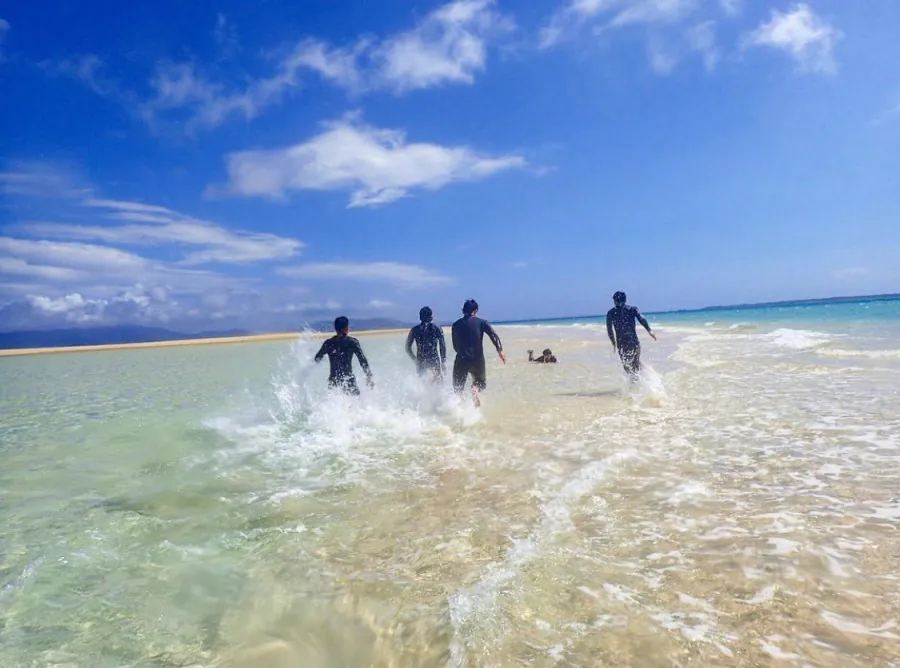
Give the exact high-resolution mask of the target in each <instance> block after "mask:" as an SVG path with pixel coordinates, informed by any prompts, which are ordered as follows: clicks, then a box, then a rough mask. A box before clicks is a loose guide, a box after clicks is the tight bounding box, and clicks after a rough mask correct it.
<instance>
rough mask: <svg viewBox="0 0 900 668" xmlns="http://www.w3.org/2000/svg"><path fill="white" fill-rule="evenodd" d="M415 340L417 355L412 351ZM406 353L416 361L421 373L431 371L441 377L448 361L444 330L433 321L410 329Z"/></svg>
mask: <svg viewBox="0 0 900 668" xmlns="http://www.w3.org/2000/svg"><path fill="white" fill-rule="evenodd" d="M413 341H415V343H416V354H415V355H413V352H412V345H413ZM406 354H407V355H409V356H410V358H411V359H412V360H414V361H415V363H416V369H417V370H418V371H419V375H422V374H423V373H425V372H426V371H431V372H432V373H435V374H437V375H438V377H440V376H441V375H442V372H443V367H444V364H445V363H446V361H447V344H446V343H445V342H444V332H443V330H441V328H440V327H438V326H437V325H435V324H434V323H431V322H423V323H419V324H418V325H416V326H415V327H413V328H412V329H411V330H409V336H407V337H406Z"/></svg>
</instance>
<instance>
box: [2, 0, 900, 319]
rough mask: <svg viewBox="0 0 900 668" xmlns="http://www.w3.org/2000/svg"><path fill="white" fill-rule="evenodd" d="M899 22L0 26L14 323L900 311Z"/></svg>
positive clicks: (772, 18)
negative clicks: (799, 303) (821, 303)
mask: <svg viewBox="0 0 900 668" xmlns="http://www.w3.org/2000/svg"><path fill="white" fill-rule="evenodd" d="M898 26H900V3H898V2H896V0H866V2H847V1H846V0H810V1H809V2H800V3H797V2H787V1H784V0H753V1H751V0H534V1H532V2H529V3H524V2H516V3H513V2H511V1H510V0H496V1H494V2H491V1H490V0H455V1H453V2H449V3H440V2H428V1H425V0H412V1H408V2H396V1H391V2H388V1H385V0H367V1H366V2H363V1H362V0H305V1H304V2H299V3H279V2H273V1H272V0H260V1H258V2H255V3H245V2H237V1H235V0H218V1H215V2H213V1H212V0H194V1H192V2H189V3H186V2H173V1H172V0H157V1H156V2H152V3H122V2H110V1H107V0H102V1H101V0H89V1H88V2H86V3H72V2H65V3H62V2H54V1H49V2H45V3H23V2H19V3H8V2H5V3H0V97H2V99H3V103H2V104H0V127H2V132H0V330H7V331H8V330H22V329H45V328H53V327H73V326H96V325H111V324H142V325H154V326H165V327H168V328H170V329H174V330H176V331H200V330H210V329H228V328H234V327H239V328H243V329H250V330H254V331H270V330H291V329H296V328H298V327H301V326H302V325H303V323H305V322H314V321H318V320H321V319H325V318H332V317H334V316H336V315H347V316H349V317H350V318H351V321H352V319H353V318H358V319H361V318H372V317H383V318H394V319H400V320H404V321H415V320H417V314H418V310H419V308H420V307H421V306H423V305H426V304H427V305H430V306H431V307H432V308H433V309H434V311H435V315H436V318H437V319H438V320H440V321H449V320H452V319H454V318H455V317H457V316H458V314H459V312H460V308H461V305H462V302H463V301H464V300H465V299H466V298H468V297H474V298H476V299H477V300H478V301H479V302H480V304H481V315H483V316H485V317H487V318H490V319H492V320H512V319H531V318H550V317H564V316H575V315H586V314H597V313H604V312H605V311H606V309H607V308H608V307H609V306H610V305H611V295H612V293H613V292H614V291H616V290H625V291H626V292H627V293H628V295H629V300H630V301H631V302H632V303H634V304H636V305H638V306H640V307H641V308H642V309H644V310H645V311H653V310H667V309H679V308H695V307H702V306H706V305H712V304H734V303H746V302H757V301H773V300H780V299H799V298H811V297H827V296H836V295H852V294H870V293H884V292H898V291H900V262H898V260H897V258H900V40H898V39H897V30H898Z"/></svg>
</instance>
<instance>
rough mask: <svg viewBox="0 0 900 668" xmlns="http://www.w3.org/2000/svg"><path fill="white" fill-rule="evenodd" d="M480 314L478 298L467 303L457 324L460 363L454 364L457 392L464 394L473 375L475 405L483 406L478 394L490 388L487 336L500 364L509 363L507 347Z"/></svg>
mask: <svg viewBox="0 0 900 668" xmlns="http://www.w3.org/2000/svg"><path fill="white" fill-rule="evenodd" d="M477 313H478V302H476V301H475V300H474V299H468V300H466V303H465V304H463V317H462V318H460V319H459V320H457V321H456V322H454V323H453V329H452V333H453V350H455V351H456V360H455V361H454V362H453V389H454V390H455V391H456V393H457V394H461V393H462V391H463V390H464V389H465V387H466V379H467V378H468V377H469V374H472V394H473V395H474V397H475V405H476V406H480V405H481V401H480V400H479V399H478V393H479V392H480V391H481V390H483V389H485V387H487V372H486V369H485V361H484V345H483V338H484V335H485V334H487V335H488V338H489V339H490V340H491V343H493V344H494V348H496V349H497V354H498V355H500V361H501V362H503V363H504V364H506V356H505V355H504V354H503V344H501V343H500V337H499V336H497V333H496V332H495V331H494V328H493V327H491V323H489V322H488V321H487V320H482V319H481V318H479V317H478V316H477V315H476V314H477Z"/></svg>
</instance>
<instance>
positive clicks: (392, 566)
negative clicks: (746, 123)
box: [0, 300, 900, 668]
mask: <svg viewBox="0 0 900 668" xmlns="http://www.w3.org/2000/svg"><path fill="white" fill-rule="evenodd" d="M485 314H486V315H488V316H489V313H487V312H485ZM651 323H652V324H653V325H654V329H655V330H656V331H657V332H658V334H659V341H658V342H656V343H654V342H653V341H651V340H649V338H647V337H646V336H644V337H643V357H644V362H645V365H646V368H645V371H644V374H643V377H642V379H641V381H640V382H638V383H636V384H634V385H631V384H629V383H628V381H627V379H626V378H625V377H624V374H623V372H622V370H621V367H620V365H619V364H618V361H617V359H616V358H615V356H614V354H613V352H612V349H611V346H610V345H609V342H608V340H607V339H606V332H605V325H604V323H602V322H600V321H597V320H591V319H578V320H573V321H553V322H548V323H543V324H541V323H529V324H526V325H512V326H501V327H498V333H499V334H500V336H501V337H502V338H503V341H504V345H505V348H506V350H507V353H508V355H509V358H510V360H509V364H508V365H506V366H505V367H504V366H502V365H501V364H500V362H499V360H497V358H496V356H494V355H492V354H491V355H489V363H488V389H487V391H486V392H485V393H484V397H483V398H484V405H483V407H482V409H481V410H478V409H475V408H474V407H473V406H471V405H469V404H468V403H463V402H460V401H458V400H456V399H455V398H454V397H452V396H450V394H449V393H448V392H447V390H446V389H444V390H437V389H435V388H432V387H430V386H425V385H423V384H421V383H420V381H419V379H418V378H417V377H416V376H415V374H414V372H413V368H412V364H411V363H410V361H409V360H408V359H407V358H406V357H405V355H404V352H403V344H404V339H405V337H404V336H403V335H373V336H363V337H360V338H361V341H362V344H363V347H364V349H365V351H366V353H367V355H368V357H369V360H370V362H371V364H372V367H373V370H374V373H375V378H376V382H377V386H376V389H375V390H374V391H366V390H365V388H364V390H363V396H362V397H361V398H360V399H358V400H357V399H349V398H343V397H340V398H335V397H329V396H328V395H327V393H326V391H325V379H326V376H327V369H326V368H325V365H324V364H323V365H321V366H316V365H314V364H313V363H312V357H313V354H314V353H315V351H316V349H317V347H318V344H317V342H316V341H315V340H310V339H302V338H301V339H298V340H296V341H286V342H278V341H276V342H262V343H241V344H234V345H225V344H223V345H216V346H186V347H178V348H158V349H142V350H119V351H104V352H93V353H78V354H54V355H35V356H27V357H18V358H6V359H0V374H2V383H0V418H2V419H0V456H2V467H0V527H2V531H0V666H3V667H10V668H19V667H32V666H33V667H45V666H54V667H57V668H63V667H65V668H74V667H76V666H77V667H85V668H87V667H90V668H107V667H108V668H121V667H125V666H128V667H140V668H151V667H153V668H172V667H176V666H177V667H182V668H185V667H194V668H198V667H201V666H203V667H215V668H288V667H290V668H294V667H297V668H301V667H302V668H325V667H338V666H341V667H351V668H353V667H356V666H360V667H363V666H372V667H384V668H387V667H398V668H399V667H406V666H409V667H414V666H415V667H429V666H472V667H475V666H494V667H499V666H522V665H528V666H536V667H543V666H579V667H580V666H639V667H644V666H649V667H653V666H761V665H785V666H792V665H793V666H835V667H841V668H847V667H851V666H866V667H871V666H891V665H893V666H897V665H900V531H898V530H900V301H890V300H885V301H876V302H865V303H863V302H861V303H845V304H829V305H794V306H780V307H768V308H763V309H736V310H727V309H724V310H717V311H705V312H695V313H673V314H662V315H659V316H653V317H651ZM545 347H550V348H552V349H553V352H554V353H555V354H556V356H557V357H558V358H559V364H557V365H546V366H545V365H536V364H529V363H528V362H527V354H526V351H527V350H528V349H535V350H536V351H540V350H542V349H543V348H545Z"/></svg>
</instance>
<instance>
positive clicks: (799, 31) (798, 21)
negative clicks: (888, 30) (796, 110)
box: [742, 3, 842, 74]
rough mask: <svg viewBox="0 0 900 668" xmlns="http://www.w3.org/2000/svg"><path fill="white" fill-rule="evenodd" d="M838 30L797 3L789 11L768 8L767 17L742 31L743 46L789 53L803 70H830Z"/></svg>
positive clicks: (826, 71) (825, 71) (835, 68)
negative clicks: (745, 31) (768, 17)
mask: <svg viewBox="0 0 900 668" xmlns="http://www.w3.org/2000/svg"><path fill="white" fill-rule="evenodd" d="M841 37H842V34H841V32H840V31H839V30H838V29H837V28H835V27H834V26H832V25H831V24H829V23H828V22H827V21H825V20H824V19H823V18H821V17H820V16H818V15H817V14H816V13H815V12H813V10H812V9H811V8H810V7H809V5H807V4H805V3H799V4H797V5H795V6H794V7H793V8H792V9H791V10H790V11H787V12H780V11H778V10H777V9H773V10H772V16H771V19H770V20H769V21H767V22H765V23H762V24H761V25H760V26H759V27H758V28H756V29H755V30H753V31H752V32H749V33H747V34H745V35H744V37H743V40H742V46H743V48H745V49H747V48H751V47H768V48H772V49H776V50H779V51H783V52H785V53H787V54H789V55H790V56H791V57H792V58H793V59H794V61H795V62H796V63H797V65H798V66H799V67H800V69H801V70H803V71H808V72H818V73H824V74H833V73H834V72H835V71H836V70H837V64H836V62H835V58H834V48H835V45H836V44H837V42H838V40H840V39H841Z"/></svg>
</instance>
